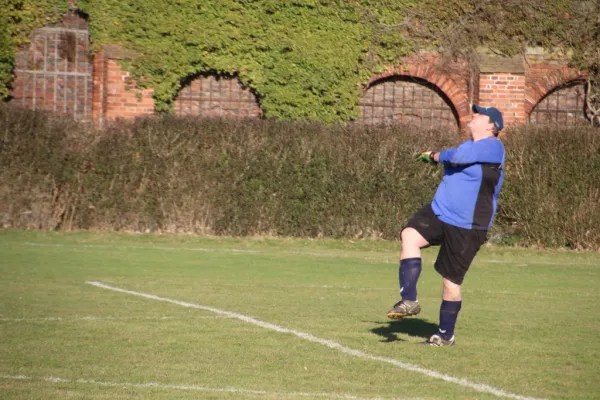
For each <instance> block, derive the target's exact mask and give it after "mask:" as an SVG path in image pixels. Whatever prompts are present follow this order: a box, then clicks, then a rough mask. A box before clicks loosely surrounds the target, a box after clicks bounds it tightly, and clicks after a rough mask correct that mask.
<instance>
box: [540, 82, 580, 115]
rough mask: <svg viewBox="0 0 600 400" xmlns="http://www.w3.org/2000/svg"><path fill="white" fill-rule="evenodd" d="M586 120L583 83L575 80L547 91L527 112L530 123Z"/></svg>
mask: <svg viewBox="0 0 600 400" xmlns="http://www.w3.org/2000/svg"><path fill="white" fill-rule="evenodd" d="M582 122H586V114H585V84H583V83H582V82H577V83H574V84H570V85H566V86H561V87H558V88H556V89H554V90H553V91H552V92H550V93H548V94H547V95H546V96H545V97H544V98H543V99H542V100H540V102H539V103H538V104H537V105H536V106H535V107H534V108H533V111H531V114H529V123H532V124H567V125H573V124H579V123H582Z"/></svg>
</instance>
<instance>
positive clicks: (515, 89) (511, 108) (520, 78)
mask: <svg viewBox="0 0 600 400" xmlns="http://www.w3.org/2000/svg"><path fill="white" fill-rule="evenodd" d="M524 93H525V75H524V74H513V73H486V74H480V75H479V100H478V101H477V103H478V104H480V105H482V106H484V107H496V108H497V109H499V110H500V111H502V114H503V117H504V124H505V125H510V124H514V123H523V122H525V121H526V119H527V113H526V112H525V102H524V98H523V94H524Z"/></svg>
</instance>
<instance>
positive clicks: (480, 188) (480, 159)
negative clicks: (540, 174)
mask: <svg viewBox="0 0 600 400" xmlns="http://www.w3.org/2000/svg"><path fill="white" fill-rule="evenodd" d="M473 112H474V115H473V119H472V120H471V122H469V124H468V125H467V128H468V129H469V132H470V134H471V139H470V140H467V141H466V142H463V143H462V144H461V145H460V146H458V147H456V148H454V149H447V150H444V151H441V152H439V153H436V152H433V151H427V152H423V153H421V155H419V157H418V158H417V160H419V161H424V162H428V163H430V164H437V163H439V164H442V165H443V166H444V177H443V178H442V182H441V183H440V185H439V186H438V189H437V192H436V193H435V196H434V198H433V201H432V202H431V203H430V204H428V205H426V206H425V207H423V208H422V209H421V210H419V211H417V212H416V213H415V214H414V215H413V216H412V217H411V218H410V220H409V221H408V223H407V225H406V227H405V228H404V229H403V230H402V234H401V238H402V251H401V253H400V269H399V281H400V296H401V298H402V299H401V300H400V301H399V302H398V303H396V304H395V305H394V307H393V308H392V309H391V310H390V311H388V313H387V316H388V318H391V319H401V318H404V317H406V316H410V315H416V314H418V313H419V312H420V311H421V307H420V305H419V301H418V299H417V281H418V279H419V275H420V274H421V249H422V248H424V247H428V246H440V251H439V253H438V257H437V260H436V261H435V269H436V271H437V272H438V273H439V274H440V275H442V283H443V292H442V304H441V307H440V325H439V329H438V332H437V333H436V334H434V335H433V336H431V338H429V340H427V341H426V342H424V344H429V345H432V346H452V345H454V327H455V325H456V319H457V317H458V313H459V311H460V308H461V305H462V297H461V285H462V283H463V279H464V277H465V274H466V272H467V270H468V269H469V266H470V265H471V262H472V261H473V259H474V258H475V255H476V254H477V252H478V251H479V248H480V247H481V245H482V244H483V243H485V241H486V240H487V231H488V229H489V228H490V226H491V224H492V221H493V219H494V215H495V214H496V206H497V203H498V195H499V193H500V189H501V187H502V181H503V179H504V146H503V145H502V142H501V141H500V140H499V139H498V132H500V130H501V129H502V128H503V127H504V123H503V118H502V113H500V111H499V110H498V109H496V108H493V107H480V106H478V105H474V106H473Z"/></svg>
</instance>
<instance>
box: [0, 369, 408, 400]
mask: <svg viewBox="0 0 600 400" xmlns="http://www.w3.org/2000/svg"><path fill="white" fill-rule="evenodd" d="M0 379H7V380H21V381H23V380H41V381H45V382H51V383H82V384H92V385H99V386H108V387H121V388H157V389H172V390H193V391H201V392H225V393H240V394H257V395H263V396H269V397H326V398H330V399H347V400H377V399H382V397H369V398H367V397H358V396H354V395H351V394H338V393H323V392H321V393H305V392H267V391H266V390H255V389H240V388H234V387H226V388H214V387H208V386H202V385H169V384H162V383H157V382H148V383H131V382H106V381H96V380H91V379H64V378H59V377H56V376H49V377H45V378H33V377H31V376H25V375H0ZM394 399H395V400H419V399H416V398H412V399H407V398H405V399H398V398H394Z"/></svg>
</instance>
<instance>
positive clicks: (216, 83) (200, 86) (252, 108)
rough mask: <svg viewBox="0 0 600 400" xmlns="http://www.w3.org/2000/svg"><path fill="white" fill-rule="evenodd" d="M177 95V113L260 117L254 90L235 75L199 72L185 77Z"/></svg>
mask: <svg viewBox="0 0 600 400" xmlns="http://www.w3.org/2000/svg"><path fill="white" fill-rule="evenodd" d="M181 86H182V88H181V90H180V91H179V93H178V94H177V97H175V114H176V115H181V116H193V117H200V116H205V117H239V118H257V117H259V116H260V114H261V111H260V106H259V104H258V100H257V98H256V96H255V94H254V93H253V92H252V90H250V88H248V87H245V86H244V85H242V83H241V82H240V81H239V79H237V78H235V77H229V76H217V75H210V74H200V75H193V76H190V77H188V78H186V79H184V80H183V81H182V85H181Z"/></svg>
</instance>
